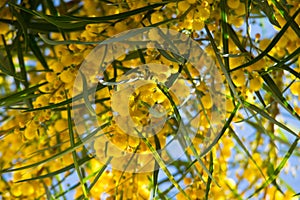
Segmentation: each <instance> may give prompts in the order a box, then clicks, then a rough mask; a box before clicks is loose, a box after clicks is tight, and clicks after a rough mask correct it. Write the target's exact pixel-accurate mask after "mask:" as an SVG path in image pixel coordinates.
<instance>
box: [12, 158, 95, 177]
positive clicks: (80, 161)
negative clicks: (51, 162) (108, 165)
mask: <svg viewBox="0 0 300 200" xmlns="http://www.w3.org/2000/svg"><path fill="white" fill-rule="evenodd" d="M91 159H93V157H89V156H86V157H84V158H82V159H80V160H78V164H79V166H81V165H83V164H84V163H86V162H87V161H89V160H91ZM74 167H75V166H74V163H72V164H70V165H68V166H66V167H64V168H61V169H59V170H56V171H54V172H48V173H47V174H45V175H41V176H36V177H33V178H28V179H23V180H19V181H16V183H21V182H27V181H33V180H39V179H44V178H53V177H54V176H55V175H58V174H61V173H64V172H67V171H69V170H71V169H74Z"/></svg>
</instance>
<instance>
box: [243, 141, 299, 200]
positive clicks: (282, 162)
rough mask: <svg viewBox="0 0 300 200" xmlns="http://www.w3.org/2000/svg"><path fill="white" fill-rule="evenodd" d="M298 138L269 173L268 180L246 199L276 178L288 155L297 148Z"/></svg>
mask: <svg viewBox="0 0 300 200" xmlns="http://www.w3.org/2000/svg"><path fill="white" fill-rule="evenodd" d="M298 140H299V138H297V139H295V140H294V142H293V144H292V145H291V146H290V148H289V150H288V152H287V153H286V154H285V156H284V158H283V159H282V161H281V162H280V163H279V165H278V167H277V168H276V169H275V170H274V172H273V173H271V174H270V175H269V178H268V180H266V181H265V182H264V183H263V184H262V185H261V186H260V187H259V188H257V189H256V190H255V191H254V192H253V194H251V195H249V197H248V198H247V199H250V198H251V197H253V196H254V195H256V194H258V193H259V192H260V191H261V190H263V189H264V188H266V187H267V186H268V185H269V184H271V183H272V182H273V181H274V180H275V179H276V177H277V176H278V175H279V173H280V172H281V170H282V169H283V167H284V166H285V164H286V162H287V161H288V159H289V158H290V156H291V155H292V154H293V152H294V150H295V149H296V148H297V144H298Z"/></svg>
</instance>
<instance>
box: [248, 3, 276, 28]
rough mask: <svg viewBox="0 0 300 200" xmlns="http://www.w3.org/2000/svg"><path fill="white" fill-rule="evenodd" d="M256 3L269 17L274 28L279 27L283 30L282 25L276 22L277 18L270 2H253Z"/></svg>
mask: <svg viewBox="0 0 300 200" xmlns="http://www.w3.org/2000/svg"><path fill="white" fill-rule="evenodd" d="M252 1H253V2H255V4H256V6H257V7H258V8H259V9H260V10H261V11H263V13H265V15H266V16H267V17H268V19H269V21H270V22H271V24H273V25H274V26H277V27H278V28H281V26H280V24H279V23H278V21H277V20H276V17H275V11H274V9H273V7H272V6H270V5H269V3H268V1H260V0H252Z"/></svg>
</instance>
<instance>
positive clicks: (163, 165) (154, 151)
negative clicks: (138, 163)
mask: <svg viewBox="0 0 300 200" xmlns="http://www.w3.org/2000/svg"><path fill="white" fill-rule="evenodd" d="M135 131H136V132H137V133H138V134H139V137H140V138H141V139H142V140H143V142H144V143H145V144H146V145H147V147H148V148H149V150H150V151H151V153H152V155H153V157H154V158H155V160H156V162H157V163H158V165H159V166H160V168H161V169H162V170H163V171H164V172H165V174H166V175H167V177H168V178H169V180H170V182H171V183H172V184H173V185H174V186H175V187H176V188H177V189H178V190H179V191H180V192H181V193H182V194H183V195H184V196H185V197H186V199H189V200H190V199H191V198H190V197H189V196H188V195H187V193H186V192H185V191H184V190H183V189H182V188H181V186H180V185H179V184H178V182H177V181H176V180H175V178H174V176H173V175H172V173H171V172H170V171H169V170H168V168H167V166H166V164H165V163H164V161H163V160H162V158H161V157H160V155H159V154H158V153H157V151H156V150H155V149H154V147H153V146H152V144H151V143H150V141H149V140H148V139H147V138H146V137H144V136H143V135H142V133H140V132H139V131H138V130H137V129H135Z"/></svg>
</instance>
